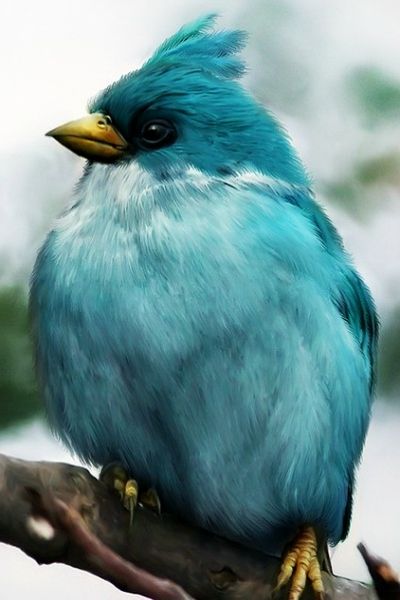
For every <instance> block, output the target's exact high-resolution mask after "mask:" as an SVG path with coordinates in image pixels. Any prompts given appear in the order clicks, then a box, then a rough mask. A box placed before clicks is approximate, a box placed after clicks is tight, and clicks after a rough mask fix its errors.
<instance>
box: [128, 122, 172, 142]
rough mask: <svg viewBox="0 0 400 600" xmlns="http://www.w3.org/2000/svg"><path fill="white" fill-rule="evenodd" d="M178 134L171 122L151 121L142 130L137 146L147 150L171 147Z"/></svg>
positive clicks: (137, 139)
mask: <svg viewBox="0 0 400 600" xmlns="http://www.w3.org/2000/svg"><path fill="white" fill-rule="evenodd" d="M176 137H177V133H176V129H175V127H174V125H173V124H172V123H171V121H168V120H166V119H150V120H148V121H145V122H144V123H143V124H142V126H141V128H140V133H139V135H138V137H137V138H136V142H137V144H138V145H139V146H140V147H141V148H144V149H146V150H156V149H158V148H163V147H165V146H170V145H171V144H173V143H174V141H175V140H176Z"/></svg>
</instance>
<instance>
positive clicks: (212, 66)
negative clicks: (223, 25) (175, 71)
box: [143, 14, 247, 79]
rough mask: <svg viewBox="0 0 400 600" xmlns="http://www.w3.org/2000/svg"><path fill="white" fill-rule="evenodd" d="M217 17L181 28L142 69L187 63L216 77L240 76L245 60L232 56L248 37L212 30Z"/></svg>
mask: <svg viewBox="0 0 400 600" xmlns="http://www.w3.org/2000/svg"><path fill="white" fill-rule="evenodd" d="M216 18H217V15H215V14H210V15H206V16H203V17H201V18H200V19H197V20H196V21H193V22H191V23H188V24H186V25H184V26H183V27H181V29H179V30H178V31H177V32H176V33H175V34H174V35H172V36H171V37H169V38H168V39H166V40H165V41H164V42H163V43H162V44H161V45H160V46H159V47H158V48H157V50H156V51H155V52H154V54H153V56H152V57H151V58H150V59H149V60H148V61H147V62H146V63H145V64H144V65H143V68H147V67H154V66H160V65H163V64H168V63H171V62H175V61H176V62H187V61H190V64H191V65H192V66H193V67H195V68H200V69H202V70H205V71H209V72H210V73H212V74H213V75H215V76H216V77H221V78H225V79H237V78H239V77H241V76H242V75H243V73H244V71H245V64H244V61H243V60H242V59H241V58H239V57H237V56H233V55H235V54H238V53H239V52H240V51H241V50H242V49H243V48H244V46H245V44H246V40H247V34H246V33H245V32H244V31H240V30H230V31H213V27H214V24H215V21H216Z"/></svg>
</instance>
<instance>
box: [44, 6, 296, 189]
mask: <svg viewBox="0 0 400 600" xmlns="http://www.w3.org/2000/svg"><path fill="white" fill-rule="evenodd" d="M214 21H215V16H214V15H209V16H206V17H203V18H201V19H199V20H197V21H196V22H194V23H191V24H189V25H186V26H185V27H183V28H182V29H180V30H179V31H178V32H177V33H176V34H175V35H173V36H172V37H171V38H169V39H167V40H166V41H165V42H164V43H163V44H162V45H161V46H160V47H159V48H158V49H157V50H156V52H155V53H154V54H153V56H152V57H151V58H150V59H149V60H148V61H147V62H146V63H145V64H144V65H143V67H142V68H141V69H140V70H138V71H134V72H132V73H128V74H127V75H125V76H123V77H122V78H121V79H120V80H118V81H116V82H115V83H113V84H112V85H110V86H109V87H108V88H106V89H105V90H104V91H102V92H101V93H100V94H99V95H98V96H97V97H96V98H95V99H94V100H93V101H92V102H91V105H90V114H89V116H87V117H84V118H83V119H80V120H78V121H73V122H70V123H67V124H65V125H62V126H61V127H57V128H56V129H54V130H52V131H50V132H49V133H48V135H51V136H53V137H54V138H56V139H57V140H58V141H59V142H61V143H62V144H63V145H64V146H66V147H67V148H69V149H71V150H73V151H74V152H76V153H77V154H79V155H80V156H83V157H85V158H87V159H88V160H89V161H91V162H96V161H97V162H103V163H112V165H113V167H115V166H118V165H124V164H125V165H126V162H127V161H137V163H138V164H139V165H140V166H141V167H142V168H143V169H146V170H148V171H151V172H152V174H155V175H156V176H161V177H162V176H165V175H168V173H171V172H172V171H173V172H176V171H177V170H178V171H179V170H182V169H187V168H188V167H194V168H196V169H198V170H200V171H203V172H205V173H208V174H219V175H221V176H224V175H226V174H229V175H231V174H232V173H235V172H237V171H239V170H243V169H249V170H257V171H260V172H262V173H264V174H266V175H270V176H273V177H277V178H280V179H283V180H285V181H289V182H293V183H305V182H306V181H307V176H306V174H305V172H304V169H303V167H302V165H301V163H300V161H299V160H298V158H297V156H296V154H295V152H294V150H293V148H292V146H291V144H290V142H289V141H288V139H287V136H286V135H285V133H284V131H283V130H282V129H281V127H280V126H279V125H278V123H277V122H276V121H275V119H274V118H273V117H272V116H271V115H270V114H269V113H268V112H267V111H266V110H265V109H264V108H263V107H262V106H261V105H260V104H259V103H258V102H256V101H255V100H254V99H253V98H252V96H251V95H250V94H249V93H248V92H247V91H246V90H245V89H244V88H243V87H242V86H241V85H240V83H239V82H238V81H237V80H238V79H239V78H240V76H241V75H242V74H243V72H244V64H243V61H242V60H241V58H240V57H239V56H238V52H239V51H240V50H241V49H242V48H243V45H244V43H245V39H246V36H245V34H244V33H243V32H242V31H214V30H213V25H214Z"/></svg>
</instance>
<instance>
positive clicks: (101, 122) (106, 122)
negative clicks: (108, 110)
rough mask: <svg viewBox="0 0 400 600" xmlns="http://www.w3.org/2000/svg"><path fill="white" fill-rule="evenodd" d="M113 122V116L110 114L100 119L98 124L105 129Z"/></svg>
mask: <svg viewBox="0 0 400 600" xmlns="http://www.w3.org/2000/svg"><path fill="white" fill-rule="evenodd" d="M111 123H112V121H111V118H110V117H109V116H108V115H104V116H103V117H101V118H100V119H98V121H97V126H98V127H100V129H105V128H106V127H107V126H108V125H111Z"/></svg>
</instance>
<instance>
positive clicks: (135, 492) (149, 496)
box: [100, 463, 161, 526]
mask: <svg viewBox="0 0 400 600" xmlns="http://www.w3.org/2000/svg"><path fill="white" fill-rule="evenodd" d="M100 481H102V482H103V483H104V484H105V485H106V486H107V487H108V488H109V489H111V490H114V491H116V492H118V494H119V496H120V498H121V500H122V504H123V505H124V507H125V508H126V509H127V510H128V511H129V526H131V525H132V523H133V517H134V515H135V510H136V507H137V505H138V502H139V503H140V504H141V505H143V506H144V507H146V508H147V509H149V510H151V511H153V512H155V513H157V514H158V515H160V514H161V503H160V499H159V497H158V494H157V492H156V490H155V489H154V488H149V489H148V490H146V491H144V492H140V493H139V486H138V484H137V481H136V480H135V479H132V478H130V477H129V475H128V473H127V471H126V470H125V469H124V468H123V467H122V466H121V465H120V464H119V463H110V464H108V465H106V466H104V467H103V468H102V470H101V472H100Z"/></svg>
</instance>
